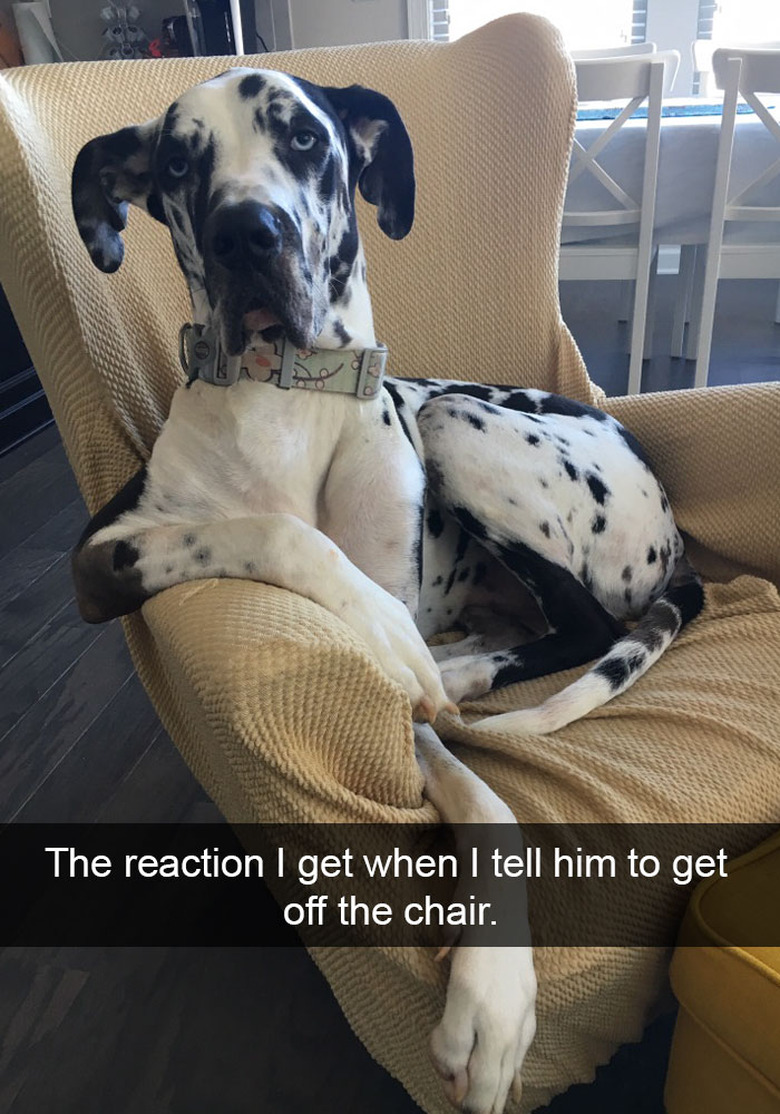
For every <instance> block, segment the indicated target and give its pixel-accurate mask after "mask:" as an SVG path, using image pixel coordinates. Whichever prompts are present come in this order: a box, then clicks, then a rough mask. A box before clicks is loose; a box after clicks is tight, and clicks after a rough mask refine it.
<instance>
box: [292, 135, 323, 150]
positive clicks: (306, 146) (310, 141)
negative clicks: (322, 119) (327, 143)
mask: <svg viewBox="0 0 780 1114" xmlns="http://www.w3.org/2000/svg"><path fill="white" fill-rule="evenodd" d="M316 143H317V136H316V135H315V134H314V132H308V131H301V132H296V133H295V135H294V136H293V137H292V139H291V140H290V146H291V147H292V149H293V151H311V149H312V147H314V146H315V145H316Z"/></svg>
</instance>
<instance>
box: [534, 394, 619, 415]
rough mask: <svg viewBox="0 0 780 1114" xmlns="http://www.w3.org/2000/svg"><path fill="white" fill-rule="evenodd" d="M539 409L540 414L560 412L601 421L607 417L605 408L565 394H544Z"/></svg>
mask: <svg viewBox="0 0 780 1114" xmlns="http://www.w3.org/2000/svg"><path fill="white" fill-rule="evenodd" d="M537 409H538V411H539V413H540V414H560V415H561V416H562V417H566V418H595V419H596V421H599V422H604V421H606V419H607V415H606V414H605V413H604V411H603V410H597V409H596V408H595V407H594V406H587V405H586V404H585V403H584V402H575V401H574V399H573V398H564V397H563V395H547V394H545V395H542V397H541V398H540V399H539V406H538V408H537Z"/></svg>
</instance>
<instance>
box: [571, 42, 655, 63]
mask: <svg viewBox="0 0 780 1114" xmlns="http://www.w3.org/2000/svg"><path fill="white" fill-rule="evenodd" d="M655 52H656V45H655V43H626V44H625V45H624V46H605V47H602V48H601V49H599V48H596V49H594V50H573V51H572V52H571V56H572V58H573V59H574V61H575V62H578V61H580V60H585V59H587V58H630V57H632V56H634V55H637V54H655Z"/></svg>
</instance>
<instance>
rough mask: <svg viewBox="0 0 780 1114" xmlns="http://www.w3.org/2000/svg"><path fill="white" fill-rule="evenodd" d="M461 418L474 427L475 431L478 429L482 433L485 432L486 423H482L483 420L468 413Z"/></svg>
mask: <svg viewBox="0 0 780 1114" xmlns="http://www.w3.org/2000/svg"><path fill="white" fill-rule="evenodd" d="M460 416H461V417H462V418H465V419H466V421H467V422H468V423H469V425H470V426H473V428H474V429H478V430H479V432H480V433H484V432H485V423H484V422H483V421H482V419H481V418H478V417H477V415H476V414H468V413H466V414H461V415H460Z"/></svg>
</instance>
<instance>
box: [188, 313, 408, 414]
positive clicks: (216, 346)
mask: <svg viewBox="0 0 780 1114" xmlns="http://www.w3.org/2000/svg"><path fill="white" fill-rule="evenodd" d="M179 359H180V361H181V366H182V367H183V368H184V371H185V373H186V374H187V376H188V377H189V381H190V383H192V382H193V380H195V379H202V380H203V382H204V383H211V384H213V385H214V386H218V387H231V386H232V385H233V384H234V383H236V382H237V381H238V380H239V379H254V380H255V381H257V382H259V383H273V384H274V386H276V387H281V388H282V389H283V390H289V389H290V388H291V387H297V388H303V389H304V390H315V391H333V392H335V393H336V394H342V395H354V397H355V398H359V399H361V400H362V401H364V402H368V401H369V400H370V399H372V398H376V396H377V395H378V394H379V392H380V390H381V389H382V381H383V379H384V375H385V364H386V362H387V349H386V348H385V346H384V345H383V344H380V345H378V346H377V347H376V348H365V349H363V350H362V351H357V350H355V349H351V348H339V349H333V350H331V349H327V348H319V349H299V348H296V347H295V345H294V344H292V342H291V341H288V340H287V339H286V337H285V338H282V339H280V340H278V341H274V342H273V343H272V344H271V345H270V346H269V348H268V349H266V350H264V351H263V352H244V353H243V354H242V355H241V356H226V355H225V354H224V353H223V352H222V348H221V346H220V343H219V338H218V337H217V334H216V331H215V330H214V329H212V328H211V327H210V326H209V325H191V324H187V325H182V327H181V331H180V333H179Z"/></svg>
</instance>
